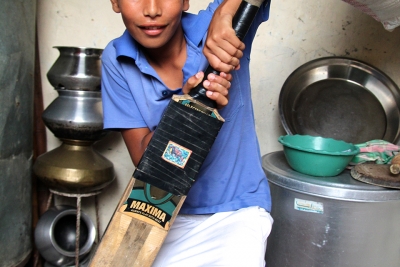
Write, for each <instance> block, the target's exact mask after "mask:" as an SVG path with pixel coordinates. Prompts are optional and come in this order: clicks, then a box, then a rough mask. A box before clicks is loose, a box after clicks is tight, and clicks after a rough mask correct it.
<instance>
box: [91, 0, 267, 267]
mask: <svg viewBox="0 0 400 267" xmlns="http://www.w3.org/2000/svg"><path fill="white" fill-rule="evenodd" d="M262 2H264V0H243V1H242V3H241V5H240V6H239V8H238V10H237V12H236V14H235V16H234V19H233V22H232V26H233V28H234V30H235V32H236V35H237V36H238V37H239V39H241V40H242V39H243V38H244V36H245V35H246V33H247V31H248V30H249V28H250V26H251V23H252V22H253V19H254V18H255V15H256V14H257V11H258V9H259V7H260V6H261V4H262ZM209 73H215V74H217V75H218V74H219V73H218V72H217V71H215V70H213V69H212V68H211V67H210V66H209V67H208V68H207V69H206V70H205V79H206V77H207V75H208V74H209ZM202 84H203V83H202V82H201V83H200V84H199V85H198V86H197V87H195V88H193V89H192V90H191V91H190V93H189V94H188V95H174V96H173V97H172V99H171V101H170V103H169V104H168V106H167V108H166V109H165V111H164V113H163V116H162V118H161V121H160V124H159V125H158V126H157V129H156V130H155V132H154V134H153V137H152V139H151V140H150V142H149V145H148V147H147V148H146V151H145V152H144V154H143V156H142V158H141V160H140V162H139V164H138V166H137V167H136V169H135V172H134V173H133V176H132V178H131V180H130V182H129V183H128V185H127V187H126V189H125V192H124V194H123V196H122V198H121V200H120V202H119V203H118V206H117V208H116V210H115V212H114V214H113V216H112V218H111V221H110V223H109V225H108V227H107V229H106V231H105V234H104V235H103V237H102V239H101V242H100V244H99V245H98V247H97V249H96V251H95V253H94V256H93V257H92V259H91V262H90V264H89V266H90V267H125V266H138V267H146V266H151V265H152V263H153V261H154V259H155V258H156V256H157V253H158V251H159V249H160V248H161V245H162V243H163V242H164V240H165V238H166V236H167V234H168V231H169V229H170V227H171V225H172V224H173V222H174V219H175V217H176V216H177V214H178V212H179V210H180V208H181V206H182V204H183V202H184V201H185V198H186V195H187V193H188V192H189V190H190V188H191V186H192V185H193V183H194V182H195V181H196V177H197V174H198V171H199V169H200V167H201V165H202V163H203V162H204V160H205V158H206V156H207V154H208V152H209V151H210V149H211V147H212V144H213V143H214V141H215V138H216V137H217V135H218V132H219V130H220V129H221V127H222V125H223V122H224V120H223V118H222V117H221V116H220V115H219V113H218V111H217V109H216V103H215V102H214V101H212V100H210V99H209V98H207V96H206V89H205V88H204V87H203V86H202Z"/></svg>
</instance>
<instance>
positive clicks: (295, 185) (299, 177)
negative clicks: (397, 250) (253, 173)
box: [262, 151, 400, 202]
mask: <svg viewBox="0 0 400 267" xmlns="http://www.w3.org/2000/svg"><path fill="white" fill-rule="evenodd" d="M262 167H263V169H264V172H265V174H266V175H267V177H268V181H269V182H270V183H272V184H275V185H277V186H280V187H283V188H286V189H289V190H292V191H296V192H300V193H304V194H308V195H314V196H321V197H325V198H332V199H339V200H346V201H361V202H383V201H398V200H400V190H396V189H387V188H383V187H379V186H374V185H370V184H366V183H362V182H359V181H357V180H355V179H353V178H352V177H351V175H350V171H348V170H345V171H344V172H342V173H341V174H339V175H338V176H333V177H314V176H309V175H306V174H301V173H299V172H296V171H294V170H293V169H292V168H290V166H289V165H288V163H287V161H286V158H285V154H284V153H283V151H277V152H272V153H269V154H266V155H264V156H263V157H262Z"/></svg>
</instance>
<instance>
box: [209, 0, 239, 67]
mask: <svg viewBox="0 0 400 267" xmlns="http://www.w3.org/2000/svg"><path fill="white" fill-rule="evenodd" d="M240 2H241V0H239V1H238V0H228V1H224V2H223V3H222V4H221V5H220V6H219V7H218V8H217V10H216V11H215V13H214V16H213V18H212V20H211V23H210V26H209V29H208V35H207V39H206V43H205V46H204V49H203V53H204V55H205V56H206V58H207V60H208V62H209V63H210V65H211V66H212V67H213V68H214V69H216V70H218V71H222V72H225V73H229V72H230V71H232V70H235V69H236V70H238V69H239V68H240V59H241V58H242V57H243V50H244V48H245V45H244V43H243V42H241V41H240V39H239V38H238V37H237V36H236V33H235V31H234V29H233V28H232V19H233V16H234V14H235V13H236V10H237V8H238V7H239V4H240Z"/></svg>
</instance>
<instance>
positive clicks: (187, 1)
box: [182, 0, 190, 11]
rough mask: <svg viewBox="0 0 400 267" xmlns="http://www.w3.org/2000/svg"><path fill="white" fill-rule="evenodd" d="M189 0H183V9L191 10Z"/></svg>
mask: <svg viewBox="0 0 400 267" xmlns="http://www.w3.org/2000/svg"><path fill="white" fill-rule="evenodd" d="M189 7H190V5H189V0H183V8H182V11H188V10H189Z"/></svg>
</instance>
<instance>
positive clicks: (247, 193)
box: [102, 0, 271, 214]
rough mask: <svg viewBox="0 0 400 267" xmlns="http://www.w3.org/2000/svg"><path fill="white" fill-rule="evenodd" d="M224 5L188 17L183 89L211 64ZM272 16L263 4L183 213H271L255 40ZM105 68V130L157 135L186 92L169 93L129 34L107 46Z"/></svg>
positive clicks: (185, 17) (185, 20) (215, 4)
mask: <svg viewBox="0 0 400 267" xmlns="http://www.w3.org/2000/svg"><path fill="white" fill-rule="evenodd" d="M220 2H222V0H215V1H214V2H213V3H210V5H209V6H208V8H207V9H206V10H203V11H200V12H199V14H197V15H194V14H190V13H184V14H183V17H182V26H183V31H184V34H185V37H186V40H187V60H186V63H185V65H184V67H183V70H182V71H183V77H184V80H183V81H182V85H183V84H184V83H185V82H186V81H187V79H188V78H189V77H191V76H193V75H194V74H196V73H197V72H198V71H200V70H204V69H205V67H206V66H207V64H208V63H207V60H206V58H205V57H204V55H203V53H202V49H203V45H204V41H205V38H206V35H207V28H208V25H209V23H210V21H211V18H212V15H213V13H214V11H215V9H216V8H217V7H218V5H219V4H220ZM268 16H269V4H263V5H262V7H261V8H260V10H259V12H258V14H257V17H256V19H255V20H254V22H253V24H252V27H251V29H250V30H249V32H248V34H247V35H246V38H245V40H243V41H244V43H245V44H246V49H245V51H244V56H243V58H242V59H241V62H240V66H241V68H240V70H238V71H233V72H232V75H233V80H232V86H231V88H230V90H229V104H228V105H227V106H226V107H224V108H223V109H221V110H220V111H219V112H220V114H221V116H222V117H223V118H224V119H225V123H224V125H223V126H222V128H221V131H220V133H219V134H218V136H217V138H216V140H215V143H214V145H213V147H212V149H211V151H210V153H209V154H208V156H207V158H206V160H205V162H204V164H203V166H202V167H201V169H200V172H199V176H198V178H197V180H196V182H195V183H194V185H193V186H192V188H191V189H190V191H189V194H188V196H187V198H186V201H185V202H184V205H183V207H182V208H181V213H184V214H210V213H216V212H223V211H232V210H237V209H240V208H244V207H249V206H260V207H262V208H265V209H266V210H267V211H270V210H271V198H270V190H269V185H268V181H267V178H266V176H265V173H264V171H263V170H262V166H261V155H260V151H259V145H258V140H257V136H256V131H255V123H254V114H253V105H252V101H251V90H250V72H249V62H250V51H251V44H252V41H253V38H254V36H255V34H256V31H257V28H258V26H259V24H261V23H262V22H263V21H266V20H267V19H268ZM102 64H103V65H102V99H103V101H102V103H103V113H104V128H105V129H114V130H118V129H129V128H143V127H148V128H149V129H150V130H152V131H153V130H155V128H156V127H157V125H158V123H159V121H160V118H161V115H162V113H163V111H164V109H165V107H166V106H167V104H168V103H169V101H170V99H171V97H172V95H173V94H182V88H168V87H167V86H166V85H165V84H164V83H163V81H162V80H161V78H160V77H159V76H158V74H157V73H156V71H155V70H154V69H153V68H152V67H151V66H150V65H149V63H148V62H147V60H146V58H145V56H144V54H143V53H142V51H141V48H140V46H139V45H138V44H137V43H136V42H135V40H134V39H133V38H132V37H131V36H130V34H129V33H128V32H127V31H125V32H124V33H123V35H122V36H121V37H119V38H117V39H114V40H113V41H111V42H110V43H109V44H108V45H107V47H106V48H105V49H104V51H103V54H102Z"/></svg>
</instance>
